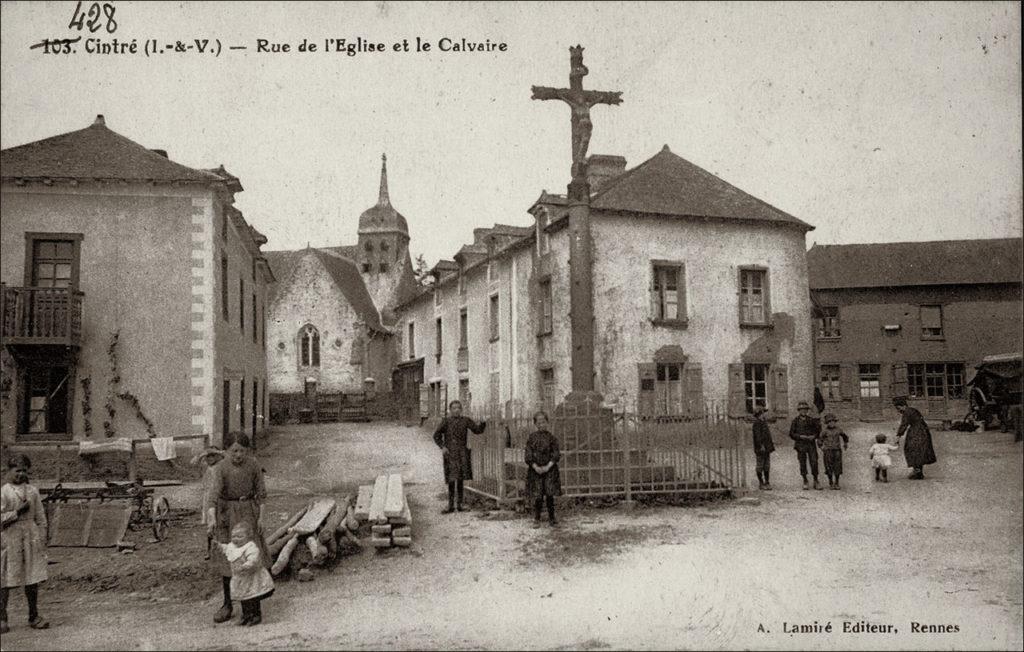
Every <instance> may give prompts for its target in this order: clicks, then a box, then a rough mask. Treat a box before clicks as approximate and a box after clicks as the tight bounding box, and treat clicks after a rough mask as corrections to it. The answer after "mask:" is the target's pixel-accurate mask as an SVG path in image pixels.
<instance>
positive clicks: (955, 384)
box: [946, 362, 964, 398]
mask: <svg viewBox="0 0 1024 652" xmlns="http://www.w3.org/2000/svg"><path fill="white" fill-rule="evenodd" d="M946 396H948V397H949V398H963V397H964V365H963V363H962V362H947V363H946Z"/></svg>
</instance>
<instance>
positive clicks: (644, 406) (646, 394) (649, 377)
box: [637, 362, 655, 416]
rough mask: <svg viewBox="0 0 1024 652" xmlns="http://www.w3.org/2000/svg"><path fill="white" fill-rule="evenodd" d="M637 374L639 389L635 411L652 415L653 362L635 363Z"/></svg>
mask: <svg viewBox="0 0 1024 652" xmlns="http://www.w3.org/2000/svg"><path fill="white" fill-rule="evenodd" d="M637 374H638V376H639V380H640V391H639V392H638V393H637V411H638V412H639V413H640V414H641V415H646V416H649V415H653V414H654V378H655V366H654V363H653V362H641V363H639V364H637ZM645 386H646V388H645Z"/></svg>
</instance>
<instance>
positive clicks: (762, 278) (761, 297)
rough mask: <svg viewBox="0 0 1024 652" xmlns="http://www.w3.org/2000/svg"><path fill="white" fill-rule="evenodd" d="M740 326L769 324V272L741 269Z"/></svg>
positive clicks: (752, 268)
mask: <svg viewBox="0 0 1024 652" xmlns="http://www.w3.org/2000/svg"><path fill="white" fill-rule="evenodd" d="M739 293H740V324H741V325H745V326H765V325H767V324H768V315H769V309H770V308H769V301H768V270H766V269H764V268H760V267H741V268H740V288H739Z"/></svg>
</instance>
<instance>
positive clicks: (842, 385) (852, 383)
mask: <svg viewBox="0 0 1024 652" xmlns="http://www.w3.org/2000/svg"><path fill="white" fill-rule="evenodd" d="M839 394H840V396H842V397H843V399H845V400H853V399H854V398H856V397H857V396H858V395H859V394H860V392H859V391H858V388H857V368H856V366H855V365H853V364H842V365H839Z"/></svg>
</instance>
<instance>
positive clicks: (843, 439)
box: [818, 412, 850, 489]
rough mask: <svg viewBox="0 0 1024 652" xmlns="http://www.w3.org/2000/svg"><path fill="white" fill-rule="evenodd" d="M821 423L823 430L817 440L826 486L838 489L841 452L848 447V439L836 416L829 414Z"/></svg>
mask: <svg viewBox="0 0 1024 652" xmlns="http://www.w3.org/2000/svg"><path fill="white" fill-rule="evenodd" d="M822 421H824V422H825V429H824V430H822V431H821V437H820V438H819V439H818V442H819V444H820V445H821V454H822V457H824V458H825V475H826V476H828V486H829V487H831V488H832V489H839V476H841V475H842V474H843V450H844V449H846V448H847V447H849V445H850V438H849V437H848V436H847V435H846V433H845V432H843V431H842V430H841V429H840V428H839V427H838V425H836V424H837V423H838V422H839V420H838V419H837V418H836V415H834V414H832V413H831V412H829V413H828V414H826V415H825V416H824V417H822Z"/></svg>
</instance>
